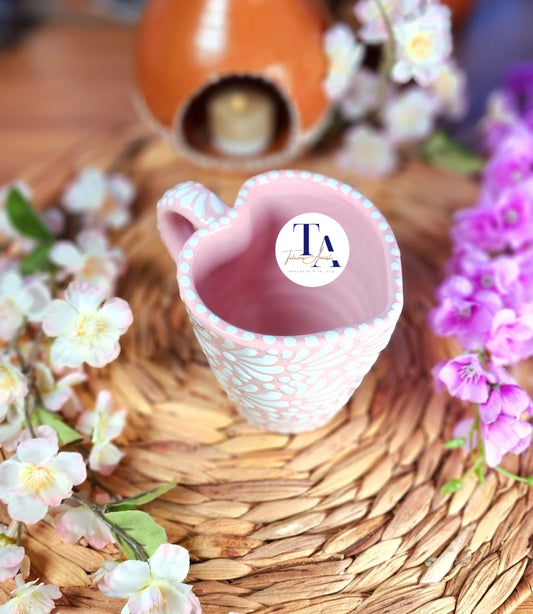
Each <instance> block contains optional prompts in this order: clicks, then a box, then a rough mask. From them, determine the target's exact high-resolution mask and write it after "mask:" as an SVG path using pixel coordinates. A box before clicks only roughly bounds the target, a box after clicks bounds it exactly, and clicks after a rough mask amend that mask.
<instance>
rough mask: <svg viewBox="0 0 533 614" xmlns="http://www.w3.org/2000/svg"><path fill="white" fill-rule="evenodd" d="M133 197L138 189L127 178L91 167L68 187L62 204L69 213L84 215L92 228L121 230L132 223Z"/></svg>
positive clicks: (82, 172)
mask: <svg viewBox="0 0 533 614" xmlns="http://www.w3.org/2000/svg"><path fill="white" fill-rule="evenodd" d="M134 198H135V187H134V186H133V184H132V182H131V181H130V180H129V179H128V178H127V177H125V176H124V175H120V174H113V175H110V176H108V175H106V174H104V173H103V172H102V171H100V170H99V169H97V168H93V167H90V168H86V169H85V170H83V171H81V173H80V174H79V175H78V176H77V177H76V178H75V179H74V180H73V181H72V183H71V184H70V185H69V186H68V187H67V189H66V191H65V193H64V194H63V199H62V201H63V206H64V207H65V209H66V210H67V211H70V212H71V213H77V214H82V215H84V216H85V218H86V219H87V222H88V223H90V224H92V225H97V226H104V227H106V228H114V229H119V228H124V226H126V225H127V224H128V222H129V221H130V218H131V212H130V209H131V204H132V202H133V199H134Z"/></svg>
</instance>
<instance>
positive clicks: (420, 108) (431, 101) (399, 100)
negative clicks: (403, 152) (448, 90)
mask: <svg viewBox="0 0 533 614" xmlns="http://www.w3.org/2000/svg"><path fill="white" fill-rule="evenodd" d="M437 105H438V102H437V99H436V97H435V96H434V95H433V94H431V93H429V92H427V91H425V90H423V89H422V88H420V87H416V86H412V87H409V88H407V89H406V90H404V91H402V92H401V93H400V94H398V95H397V96H394V97H391V98H390V99H389V100H388V101H387V103H386V104H385V108H384V109H383V120H384V124H385V128H386V130H387V134H388V135H389V137H390V139H391V141H392V142H394V143H405V142H409V141H417V140H420V139H422V138H424V137H426V136H427V135H428V134H429V133H430V132H431V130H432V129H433V125H434V122H435V116H436V114H437V108H438V107H437Z"/></svg>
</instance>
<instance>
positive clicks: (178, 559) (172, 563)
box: [149, 544, 189, 583]
mask: <svg viewBox="0 0 533 614" xmlns="http://www.w3.org/2000/svg"><path fill="white" fill-rule="evenodd" d="M149 563H150V570H151V571H152V576H153V577H154V578H158V579H159V580H164V581H166V582H170V583H175V582H182V581H183V580H184V579H185V578H186V576H187V574H188V573H189V553H188V551H187V550H186V549H185V548H183V547H182V546H178V545H176V544H162V545H161V546H159V548H158V549H157V550H156V551H155V552H154V554H152V556H151V557H150V559H149Z"/></svg>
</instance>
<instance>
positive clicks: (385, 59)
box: [374, 0, 394, 102]
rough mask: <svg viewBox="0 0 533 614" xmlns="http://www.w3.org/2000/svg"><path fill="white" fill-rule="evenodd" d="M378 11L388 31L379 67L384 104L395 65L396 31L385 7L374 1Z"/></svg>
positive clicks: (377, 0)
mask: <svg viewBox="0 0 533 614" xmlns="http://www.w3.org/2000/svg"><path fill="white" fill-rule="evenodd" d="M374 1H375V3H376V5H377V7H378V10H379V12H380V14H381V17H382V19H383V21H384V23H385V28H386V29H387V40H386V42H385V43H384V45H383V55H382V57H381V60H380V66H379V75H380V85H379V91H380V93H379V96H380V98H381V100H382V102H383V101H384V100H385V96H386V94H387V80H388V75H389V73H390V71H391V70H392V67H393V65H394V30H393V29H392V23H391V21H390V19H389V16H388V15H387V12H386V11H385V8H384V7H383V4H382V2H381V0H374Z"/></svg>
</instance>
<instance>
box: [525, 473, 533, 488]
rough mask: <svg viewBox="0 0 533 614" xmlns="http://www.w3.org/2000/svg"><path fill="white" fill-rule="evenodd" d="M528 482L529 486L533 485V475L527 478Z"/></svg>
mask: <svg viewBox="0 0 533 614" xmlns="http://www.w3.org/2000/svg"><path fill="white" fill-rule="evenodd" d="M526 484H527V485H528V486H533V475H528V476H527V478H526Z"/></svg>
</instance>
